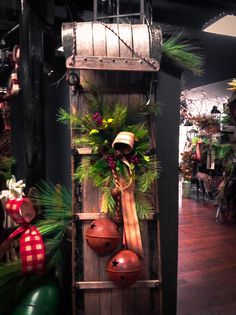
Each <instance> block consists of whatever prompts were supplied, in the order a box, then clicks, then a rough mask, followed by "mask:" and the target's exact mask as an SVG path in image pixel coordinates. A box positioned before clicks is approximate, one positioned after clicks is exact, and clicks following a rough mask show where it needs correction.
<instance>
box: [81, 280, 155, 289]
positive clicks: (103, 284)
mask: <svg viewBox="0 0 236 315" xmlns="http://www.w3.org/2000/svg"><path fill="white" fill-rule="evenodd" d="M75 287H76V288H78V289H82V290H88V289H117V288H118V286H117V285H116V284H115V283H114V282H112V281H78V282H75ZM143 287H145V288H159V287H160V281H159V280H139V281H136V282H135V283H134V284H133V285H132V286H131V288H143Z"/></svg>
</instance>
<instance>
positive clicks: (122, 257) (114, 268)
mask: <svg viewBox="0 0 236 315" xmlns="http://www.w3.org/2000/svg"><path fill="white" fill-rule="evenodd" d="M141 271H142V265H141V262H140V258H139V257H138V255H137V254H136V253H135V252H133V251H132V250H128V249H126V250H121V251H119V252H118V253H116V254H115V255H114V256H113V257H112V258H111V259H110V260H109V262H108V264H107V273H108V276H109V278H110V280H111V281H113V282H115V283H116V284H117V285H118V286H119V287H121V288H124V289H125V288H128V287H129V286H131V285H132V284H134V283H135V282H136V280H137V279H138V277H139V275H140V272H141Z"/></svg>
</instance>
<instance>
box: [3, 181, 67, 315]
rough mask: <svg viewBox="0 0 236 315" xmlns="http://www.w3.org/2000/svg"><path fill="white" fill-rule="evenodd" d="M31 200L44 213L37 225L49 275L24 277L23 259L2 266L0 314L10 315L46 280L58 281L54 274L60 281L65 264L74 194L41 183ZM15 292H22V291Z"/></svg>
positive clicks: (62, 188) (61, 188)
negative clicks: (64, 244) (63, 252)
mask: <svg viewBox="0 0 236 315" xmlns="http://www.w3.org/2000/svg"><path fill="white" fill-rule="evenodd" d="M31 200H32V201H33V203H34V205H35V206H37V207H40V209H41V213H40V214H39V216H40V217H39V219H38V220H37V223H35V224H34V225H35V226H36V227H37V228H38V230H39V231H40V233H41V235H42V236H43V239H44V243H45V247H46V273H45V275H33V274H32V275H23V274H22V272H21V260H20V258H18V259H17V260H16V261H13V262H11V263H2V264H0V296H2V297H3V296H4V299H2V301H1V304H0V314H9V313H10V309H11V308H12V307H14V306H15V303H17V302H19V301H20V299H21V298H22V296H23V295H24V294H26V293H27V292H29V291H31V290H32V289H33V288H34V287H35V286H37V285H38V284H39V283H41V282H43V281H45V279H46V280H48V279H50V278H52V279H53V278H55V273H56V276H57V280H58V281H60V275H61V270H62V264H63V260H62V259H61V250H60V248H61V244H62V241H63V238H64V234H65V232H66V228H67V226H68V224H69V222H70V220H71V212H70V209H71V203H72V202H71V194H70V193H69V192H68V191H67V190H66V189H65V188H64V187H61V186H56V187H54V186H53V185H51V184H48V183H46V182H42V183H41V184H40V185H38V186H37V188H36V191H35V193H34V194H33V195H32V197H31ZM15 288H20V290H19V289H18V290H16V289H15Z"/></svg>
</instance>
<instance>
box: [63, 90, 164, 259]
mask: <svg viewBox="0 0 236 315" xmlns="http://www.w3.org/2000/svg"><path fill="white" fill-rule="evenodd" d="M89 88H90V90H91V93H90V94H88V95H87V96H86V100H87V103H88V111H87V113H85V114H84V115H83V116H81V115H80V116H77V115H73V114H72V115H70V114H68V113H67V112H65V111H64V110H61V111H60V114H59V121H61V122H68V121H69V122H70V123H71V124H72V127H73V129H77V130H78V131H79V135H78V137H77V138H76V139H75V140H74V145H75V146H79V147H81V146H82V147H83V146H89V147H90V148H91V152H92V155H90V156H88V157H86V158H83V160H82V163H81V165H80V166H79V167H78V168H77V170H76V171H75V178H76V179H77V180H79V181H80V182H82V181H83V180H86V179H90V180H91V181H92V183H93V184H94V186H96V187H99V188H100V189H101V191H102V200H101V212H102V213H107V214H108V215H110V216H111V217H112V218H114V219H116V218H117V217H119V215H120V216H122V219H123V221H124V238H123V239H124V243H125V244H124V245H125V246H127V248H129V249H132V250H133V251H135V252H136V253H137V254H138V255H140V256H143V249H142V243H141V234H140V229H139V223H138V218H140V219H143V218H147V216H148V214H149V213H150V210H151V209H152V204H151V203H150V199H148V198H147V193H148V192H149V190H150V188H151V185H152V184H153V183H154V181H155V180H156V179H157V175H158V172H157V162H156V160H155V156H154V154H151V152H150V139H149V131H148V129H147V125H146V124H145V122H144V121H145V120H146V121H147V122H148V119H149V118H150V115H151V114H153V107H152V106H143V105H140V106H138V107H136V108H133V110H131V109H130V108H128V106H126V105H123V104H120V103H116V104H109V103H108V102H107V101H106V100H105V99H104V98H103V97H102V96H101V95H100V94H99V93H98V91H97V90H96V88H95V87H93V86H91V85H90V84H89ZM144 118H145V119H144Z"/></svg>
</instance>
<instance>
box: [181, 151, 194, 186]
mask: <svg viewBox="0 0 236 315" xmlns="http://www.w3.org/2000/svg"><path fill="white" fill-rule="evenodd" d="M194 166H195V161H194V153H193V150H192V149H191V148H190V149H189V150H186V151H184V152H183V153H181V163H180V171H181V174H182V176H183V180H184V181H186V182H191V180H192V179H193V170H194Z"/></svg>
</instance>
